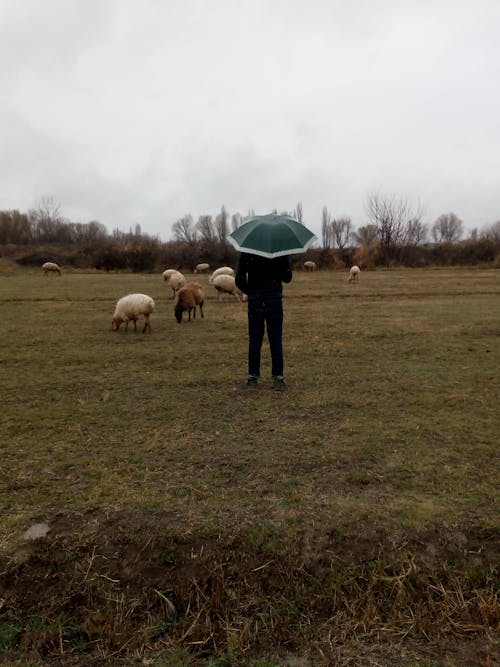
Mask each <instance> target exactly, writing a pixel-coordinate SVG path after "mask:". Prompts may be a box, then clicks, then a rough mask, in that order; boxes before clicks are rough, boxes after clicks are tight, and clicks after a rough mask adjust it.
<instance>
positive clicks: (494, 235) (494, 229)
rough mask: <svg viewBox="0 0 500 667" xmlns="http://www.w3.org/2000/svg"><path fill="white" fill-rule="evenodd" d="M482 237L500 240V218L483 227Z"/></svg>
mask: <svg viewBox="0 0 500 667" xmlns="http://www.w3.org/2000/svg"><path fill="white" fill-rule="evenodd" d="M481 237H482V238H485V239H490V240H492V241H500V220H497V222H494V223H493V224H491V225H488V226H487V227H486V228H485V229H483V231H482V232H481Z"/></svg>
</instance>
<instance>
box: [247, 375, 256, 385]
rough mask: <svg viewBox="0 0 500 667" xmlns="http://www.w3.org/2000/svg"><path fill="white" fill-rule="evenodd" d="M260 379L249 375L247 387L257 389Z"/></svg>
mask: <svg viewBox="0 0 500 667" xmlns="http://www.w3.org/2000/svg"><path fill="white" fill-rule="evenodd" d="M258 380H259V378H258V376H257V375H249V376H248V377H247V387H256V386H257V382H258Z"/></svg>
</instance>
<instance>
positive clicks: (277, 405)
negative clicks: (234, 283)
mask: <svg viewBox="0 0 500 667" xmlns="http://www.w3.org/2000/svg"><path fill="white" fill-rule="evenodd" d="M208 277H209V276H208V275H196V276H189V278H193V279H195V280H197V281H199V282H201V283H202V284H204V285H205V286H206V301H205V308H204V312H205V318H204V319H201V318H200V316H199V314H198V316H197V318H196V319H195V320H194V321H193V322H190V323H188V322H186V321H184V322H183V323H182V324H180V325H179V324H177V323H176V321H175V319H174V313H173V300H172V292H171V290H170V288H169V287H167V286H165V285H164V284H163V281H162V278H161V276H159V275H156V274H147V275H143V274H119V273H113V274H104V273H97V272H93V273H82V272H76V271H74V272H71V271H64V272H63V275H62V276H61V277H56V276H48V277H44V276H43V275H41V271H40V272H39V271H32V270H25V269H22V270H21V269H17V268H13V266H12V265H7V264H4V263H2V260H0V316H1V322H2V345H1V351H0V374H1V395H2V398H1V422H0V447H1V460H0V473H1V475H0V485H1V486H0V488H1V494H0V503H1V517H2V521H1V527H0V560H1V570H2V579H1V588H0V597H1V599H2V600H1V606H0V663H2V660H3V661H4V663H5V661H8V664H12V665H16V664H17V665H26V666H27V665H28V664H29V665H34V666H37V667H38V666H39V665H80V664H81V665H108V664H109V665H153V666H155V667H174V665H175V666H178V667H181V666H186V667H189V666H194V665H207V666H208V665H209V666H210V667H224V666H228V665H248V666H252V667H278V666H279V665H290V666H291V665H295V666H296V667H298V666H300V667H307V666H310V665H311V666H312V665H314V666H317V665H346V666H347V665H366V666H367V667H368V666H370V665H373V666H375V665H383V666H386V665H387V666H388V665H391V666H396V667H397V666H398V665H400V666H401V667H403V666H404V667H417V666H420V667H437V666H438V665H443V667H452V666H454V665H457V666H458V665H459V666H460V667H463V666H467V665H474V666H477V667H479V666H480V665H482V666H484V667H490V666H492V665H494V664H496V663H495V660H496V659H497V658H498V634H496V633H497V632H498V588H497V585H498V579H497V577H498V572H497V570H496V566H497V564H498V562H499V549H498V546H499V545H498V528H499V512H498V488H499V473H498V443H499V433H500V428H499V427H500V420H499V405H500V391H499V384H500V383H499V368H500V307H499V304H500V299H499V297H500V273H499V272H498V270H496V271H495V270H494V269H477V268H475V269H459V268H457V269H413V270H412V269H401V270H399V269H398V270H387V271H384V270H378V271H372V272H370V271H365V272H363V273H362V274H361V277H360V282H359V283H358V284H354V285H352V284H348V282H347V273H344V272H337V271H335V272H321V271H318V272H316V273H303V272H295V273H294V279H293V282H292V283H291V284H290V285H286V286H284V308H285V323H284V351H285V376H286V379H287V382H288V387H287V390H286V391H285V392H282V393H280V392H275V391H274V390H273V389H272V386H271V380H270V377H269V376H270V360H269V354H268V348H267V347H266V343H267V341H265V342H264V347H263V360H262V373H263V377H262V379H261V382H260V384H259V386H258V387H257V388H256V389H249V388H247V387H246V386H245V385H244V380H245V377H246V355H247V337H246V304H241V303H238V302H237V301H236V299H234V298H233V297H229V296H226V297H225V298H224V300H223V301H222V302H220V301H219V300H218V296H217V294H216V292H215V289H214V288H213V287H211V286H209V285H208ZM131 292H144V293H146V294H149V295H150V296H152V297H153V298H154V299H155V301H156V312H155V313H154V315H153V316H152V319H151V322H152V334H151V335H147V334H145V335H143V334H142V333H140V330H141V329H142V325H141V324H139V325H138V332H137V333H135V332H134V330H133V326H130V327H129V331H128V332H127V333H125V331H124V330H123V327H122V329H121V330H120V331H119V332H112V331H111V318H112V315H113V311H114V306H115V303H116V301H117V299H118V298H119V297H121V296H123V295H125V294H128V293H131ZM42 523H43V524H46V525H47V527H48V532H47V534H46V535H45V536H44V537H40V538H39V539H36V540H29V539H25V538H24V537H23V534H24V533H25V531H26V530H27V529H29V528H30V527H31V526H33V525H34V524H42Z"/></svg>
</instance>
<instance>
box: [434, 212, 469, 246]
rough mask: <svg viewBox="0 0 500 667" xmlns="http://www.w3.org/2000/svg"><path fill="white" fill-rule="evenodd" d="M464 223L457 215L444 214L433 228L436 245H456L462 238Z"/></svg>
mask: <svg viewBox="0 0 500 667" xmlns="http://www.w3.org/2000/svg"><path fill="white" fill-rule="evenodd" d="M463 230H464V223H463V222H462V221H461V220H460V218H459V217H458V216H457V215H456V214H455V213H443V215H440V216H439V218H438V219H437V220H436V222H435V223H434V224H433V225H432V227H431V233H432V238H433V239H434V241H435V242H436V243H443V242H444V243H456V242H457V241H460V239H461V238H462V234H463Z"/></svg>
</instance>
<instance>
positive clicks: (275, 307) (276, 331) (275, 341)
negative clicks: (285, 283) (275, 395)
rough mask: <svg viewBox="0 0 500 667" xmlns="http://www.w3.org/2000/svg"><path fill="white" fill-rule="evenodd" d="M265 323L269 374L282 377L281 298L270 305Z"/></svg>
mask: <svg viewBox="0 0 500 667" xmlns="http://www.w3.org/2000/svg"><path fill="white" fill-rule="evenodd" d="M266 323H267V337H268V338H269V347H270V349H271V363H272V369H271V374H272V376H273V377H283V343H282V338H283V303H282V301H281V299H279V300H276V303H272V304H271V305H270V308H269V311H268V313H267V316H266Z"/></svg>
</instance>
